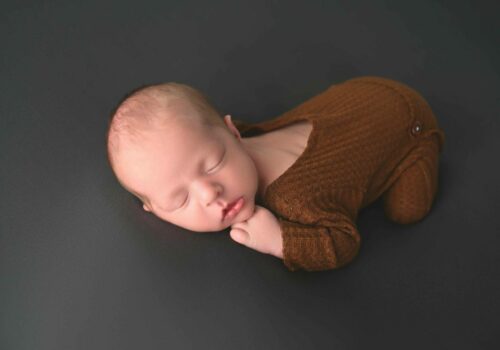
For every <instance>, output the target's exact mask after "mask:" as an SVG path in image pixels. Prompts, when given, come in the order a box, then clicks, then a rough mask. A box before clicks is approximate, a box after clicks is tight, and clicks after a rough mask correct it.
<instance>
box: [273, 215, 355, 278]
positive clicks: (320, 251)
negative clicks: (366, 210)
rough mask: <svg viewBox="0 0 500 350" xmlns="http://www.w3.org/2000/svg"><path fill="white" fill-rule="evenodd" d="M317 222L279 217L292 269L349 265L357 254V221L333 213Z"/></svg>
mask: <svg viewBox="0 0 500 350" xmlns="http://www.w3.org/2000/svg"><path fill="white" fill-rule="evenodd" d="M333 214H334V215H333V216H332V217H331V219H321V220H319V221H318V224H316V225H304V224H300V223H296V222H291V221H288V220H286V219H283V218H278V221H279V224H280V227H281V231H282V237H283V262H284V264H285V266H286V267H287V268H288V269H289V270H291V271H295V270H299V269H303V270H307V271H320V270H329V269H336V268H339V267H341V266H343V265H346V264H348V263H349V262H351V260H353V259H354V257H355V256H356V255H357V254H358V251H359V247H360V243H361V238H360V235H359V233H358V230H357V228H356V224H355V223H354V222H353V221H352V220H351V219H350V218H349V217H348V216H347V215H345V214H343V213H340V212H338V213H333Z"/></svg>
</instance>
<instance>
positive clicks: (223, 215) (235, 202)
mask: <svg viewBox="0 0 500 350" xmlns="http://www.w3.org/2000/svg"><path fill="white" fill-rule="evenodd" d="M240 199H241V197H239V198H238V199H236V200H234V201H233V202H232V203H229V204H228V205H227V207H226V208H224V210H222V220H224V218H225V217H226V215H227V213H228V212H230V211H231V209H233V207H234V206H235V205H236V204H237V203H238V201H239V200H240Z"/></svg>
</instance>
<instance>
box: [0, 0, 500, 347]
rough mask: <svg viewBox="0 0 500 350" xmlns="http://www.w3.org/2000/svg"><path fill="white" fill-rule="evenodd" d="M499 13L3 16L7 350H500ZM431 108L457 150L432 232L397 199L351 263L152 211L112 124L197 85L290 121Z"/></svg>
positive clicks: (145, 7) (390, 4) (151, 7)
mask: <svg viewBox="0 0 500 350" xmlns="http://www.w3.org/2000/svg"><path fill="white" fill-rule="evenodd" d="M497 13H498V12H497V8H496V7H495V6H494V2H493V1H491V2H486V1H482V2H479V1H397V0H394V1H369V0H367V1H255V0H254V1H213V2H205V1H177V2H172V1H157V2H145V3H141V4H140V2H130V3H125V2H124V1H113V2H101V1H85V2H79V1H78V2H77V1H72V2H70V1H31V2H27V1H25V2H17V1H16V2H11V3H6V2H2V8H1V13H0V38H1V47H2V49H1V50H2V54H1V61H0V74H1V79H0V89H1V94H0V118H1V119H0V123H1V124H0V161H1V166H0V186H1V188H0V190H1V195H2V200H1V202H0V348H1V349H16V350H17V349H30V350H31V349H138V348H140V349H166V348H168V349H199V348H214V349H235V348H238V349H285V348H286V349H304V348H307V349H367V348H371V349H373V348H381V347H385V348H388V349H399V348H404V349H421V348H422V347H424V348H428V349H450V348H454V349H494V348H498V346H499V345H500V342H499V340H498V334H499V331H500V327H499V324H500V321H499V320H498V316H500V303H499V299H498V296H499V295H500V288H499V287H500V282H499V276H500V274H499V272H500V267H499V263H500V258H499V243H500V225H499V223H500V220H499V213H498V208H499V204H498V200H499V199H500V196H499V183H498V180H499V178H500V174H499V167H498V159H499V156H498V150H499V149H500V141H499V137H498V135H499V132H500V127H499V115H498V112H499V108H498V107H499V103H498V100H499V96H498V95H499V83H500V79H499V69H498V68H499V65H498V62H499V49H498V39H499V35H498V34H499V30H498V29H499V28H498V24H497V21H498V18H496V17H497ZM361 75H377V76H383V77H387V78H392V79H396V80H399V81H402V82H404V83H406V84H408V85H410V86H412V87H414V88H415V89H417V90H418V91H420V92H421V93H422V95H424V96H425V97H426V98H427V99H428V101H429V103H430V104H431V106H432V107H433V109H434V111H435V113H436V115H437V116H438V119H439V122H440V125H441V127H442V128H443V130H444V131H445V133H446V136H447V143H446V145H445V148H444V151H443V155H442V163H441V164H442V165H441V174H440V189H439V192H438V196H437V199H436V202H435V206H434V207H433V210H432V212H431V213H430V214H429V216H428V217H427V218H426V219H425V220H424V221H422V222H420V223H418V224H415V225H410V226H399V225H396V224H392V223H391V222H389V221H388V220H387V219H385V217H384V215H383V209H382V207H381V205H380V202H376V203H375V204H374V205H373V206H371V207H369V208H367V209H365V210H363V211H362V212H361V214H360V217H359V230H360V232H361V235H362V239H363V242H362V248H361V251H360V254H359V256H358V257H357V258H356V260H355V261H354V262H353V263H352V264H351V265H349V266H347V267H345V268H342V269H339V270H336V271H326V272H315V273H307V272H294V273H292V272H289V271H288V270H286V268H285V266H284V265H283V264H282V262H281V261H280V260H279V259H276V258H274V257H272V256H269V255H263V254H260V253H258V252H255V251H252V250H250V249H247V248H245V247H243V246H240V245H238V244H237V243H235V242H233V241H232V240H231V239H230V237H229V233H228V231H225V232H220V233H214V234H193V233H189V232H188V231H185V230H182V229H180V228H176V227H173V226H171V225H169V224H167V223H165V222H162V221H160V220H158V219H156V218H155V217H153V216H151V215H149V214H147V213H145V212H143V211H142V210H141V207H140V205H139V203H138V201H136V200H134V199H133V198H132V196H131V195H129V194H128V193H126V192H125V190H123V189H122V188H121V187H120V186H119V184H118V183H117V181H116V180H115V178H114V176H113V174H112V173H111V171H110V169H109V168H108V166H107V163H106V155H105V131H106V127H107V115H108V112H109V111H110V110H111V108H112V107H113V106H114V104H115V103H116V102H117V101H118V99H119V98H121V96H122V95H123V94H125V93H126V92H128V91H129V90H130V89H132V88H135V87H137V86H139V85H142V84H147V83H155V82H162V81H178V82H183V83H187V84H190V85H193V86H195V87H196V88H198V89H200V90H202V91H203V92H205V93H206V94H207V95H208V96H209V97H210V98H211V99H212V101H213V103H214V104H215V105H216V106H217V107H218V108H219V109H220V110H221V111H222V112H223V113H230V114H232V115H233V116H234V117H235V118H241V119H246V120H248V121H260V120H264V119H268V118H272V117H274V116H276V115H278V114H280V113H282V112H284V111H286V110H288V109H290V108H292V107H294V106H295V105H297V104H299V103H300V102H302V101H304V100H305V99H307V98H309V97H311V96H313V95H315V94H317V93H318V92H320V91H322V90H323V89H325V88H326V87H328V86H329V85H331V84H333V83H336V82H341V81H343V80H345V79H348V78H351V77H355V76H361Z"/></svg>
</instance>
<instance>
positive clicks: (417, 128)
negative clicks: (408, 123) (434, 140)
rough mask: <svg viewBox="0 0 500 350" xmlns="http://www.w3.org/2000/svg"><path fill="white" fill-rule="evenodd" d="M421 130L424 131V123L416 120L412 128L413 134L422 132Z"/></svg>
mask: <svg viewBox="0 0 500 350" xmlns="http://www.w3.org/2000/svg"><path fill="white" fill-rule="evenodd" d="M421 131H422V123H420V122H419V121H416V122H415V124H414V125H413V127H412V129H411V133H412V134H413V135H418V134H420V132H421Z"/></svg>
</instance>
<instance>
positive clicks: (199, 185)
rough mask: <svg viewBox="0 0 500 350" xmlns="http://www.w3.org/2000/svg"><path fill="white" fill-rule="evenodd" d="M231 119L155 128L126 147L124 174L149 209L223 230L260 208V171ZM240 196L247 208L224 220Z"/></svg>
mask: <svg viewBox="0 0 500 350" xmlns="http://www.w3.org/2000/svg"><path fill="white" fill-rule="evenodd" d="M228 120H229V119H227V120H225V121H226V124H228V128H229V129H226V130H224V129H222V128H213V129H210V130H209V129H207V128H204V127H193V126H189V127H187V126H180V125H179V126H176V127H175V129H170V130H167V131H165V130H158V131H151V132H149V133H148V134H147V137H146V140H145V141H144V142H143V143H141V145H140V146H128V147H125V149H124V150H123V151H121V152H120V155H119V157H118V162H117V165H116V169H115V171H116V175H117V177H118V179H119V180H120V182H121V184H122V185H123V186H124V187H125V188H126V189H127V190H128V191H129V192H131V193H132V194H134V195H136V196H137V197H138V198H139V199H140V200H141V201H142V202H143V207H144V210H146V211H149V212H152V213H153V214H154V215H156V216H157V217H159V218H160V219H162V220H165V221H168V222H170V223H172V224H175V225H177V226H180V227H183V228H186V229H188V230H191V231H196V232H212V231H221V230H223V229H225V228H227V227H229V226H231V225H232V224H234V223H238V222H242V221H244V220H247V219H248V218H250V217H251V216H252V215H253V212H254V209H255V196H256V193H257V188H258V174H257V169H256V166H255V163H254V161H253V159H252V158H251V157H250V155H249V153H248V152H247V151H246V149H245V148H244V146H243V144H242V142H241V139H240V138H239V137H237V136H236V135H238V136H239V134H238V131H237V129H236V128H235V127H234V125H233V124H232V122H230V121H228ZM232 128H234V129H232ZM232 130H233V131H232ZM235 134H236V135H235ZM240 197H243V198H244V205H243V207H242V208H241V210H240V211H239V212H238V214H237V215H236V216H235V217H233V218H231V219H230V220H228V219H224V220H223V209H224V208H225V206H226V205H228V204H230V203H232V202H233V201H235V200H237V199H238V198H240Z"/></svg>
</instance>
